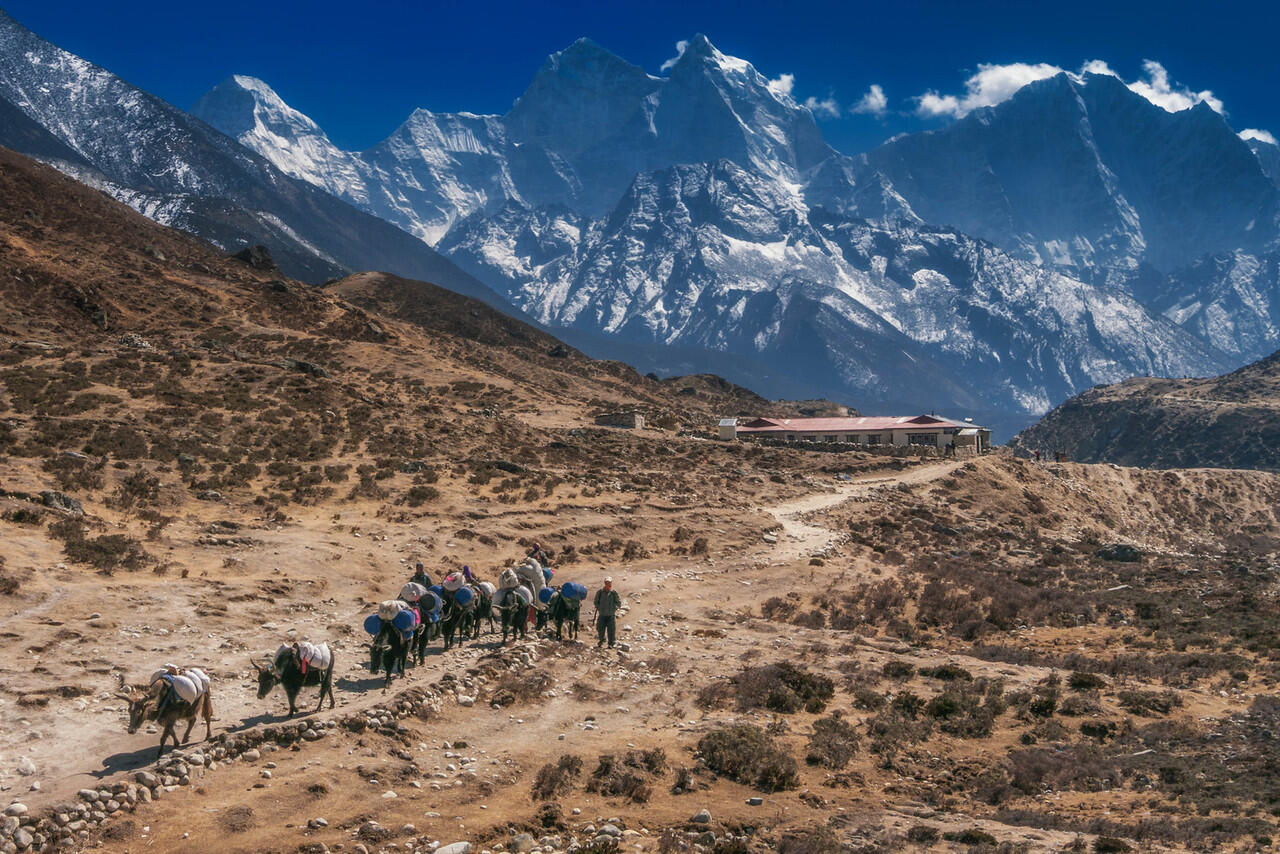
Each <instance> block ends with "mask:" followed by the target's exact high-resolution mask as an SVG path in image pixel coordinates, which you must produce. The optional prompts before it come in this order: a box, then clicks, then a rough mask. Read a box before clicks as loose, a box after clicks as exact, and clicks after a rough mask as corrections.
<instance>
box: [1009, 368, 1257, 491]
mask: <svg viewBox="0 0 1280 854" xmlns="http://www.w3.org/2000/svg"><path fill="white" fill-rule="evenodd" d="M1011 444H1012V445H1013V447H1014V448H1015V450H1017V451H1018V452H1020V453H1023V454H1027V453H1032V452H1033V451H1036V450H1039V451H1041V453H1042V454H1045V455H1047V454H1052V453H1054V452H1056V451H1065V452H1066V453H1067V455H1068V456H1069V457H1070V458H1071V459H1073V460H1079V461H1081V462H1114V463H1119V464H1122V465H1133V466H1150V467H1156V468H1202V467H1212V468H1253V469H1269V470H1272V471H1276V470H1280V353H1276V354H1273V355H1271V356H1269V357H1267V358H1266V359H1263V360H1261V361H1258V362H1255V363H1253V364H1251V365H1246V366H1245V367H1243V368H1240V369H1239V370H1237V371H1234V372H1232V373H1230V374H1227V375H1226V376H1221V377H1212V378H1209V379H1196V380H1163V379H1133V380H1128V381H1126V382H1122V383H1118V384H1116V385H1111V386H1105V387H1099V388H1095V389H1091V390H1089V391H1087V392H1085V393H1083V394H1081V395H1078V396H1076V397H1073V398H1071V399H1070V400H1068V401H1066V402H1065V403H1063V404H1061V405H1060V406H1058V407H1057V408H1055V409H1054V410H1053V411H1052V412H1050V413H1049V414H1048V415H1046V416H1045V417H1044V418H1043V419H1041V420H1040V421H1039V422H1038V423H1037V424H1035V425H1034V426H1032V427H1030V428H1029V429H1027V430H1025V431H1023V432H1022V433H1020V434H1019V435H1018V436H1017V437H1016V438H1015V439H1014V440H1013V442H1012V443H1011Z"/></svg>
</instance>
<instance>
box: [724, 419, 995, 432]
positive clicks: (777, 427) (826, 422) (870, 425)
mask: <svg viewBox="0 0 1280 854" xmlns="http://www.w3.org/2000/svg"><path fill="white" fill-rule="evenodd" d="M974 426H976V425H974V424H969V423H964V422H960V421H952V420H951V419H949V418H938V417H937V416H933V415H870V416H862V417H858V418H756V419H754V420H752V421H748V422H746V423H745V424H743V425H741V426H740V427H738V432H739V433H792V432H797V433H833V432H848V433H854V432H857V433H863V432H866V433H874V432H876V431H881V430H907V429H910V428H912V427H925V428H929V427H974Z"/></svg>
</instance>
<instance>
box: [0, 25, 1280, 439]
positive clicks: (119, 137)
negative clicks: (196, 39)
mask: <svg viewBox="0 0 1280 854" xmlns="http://www.w3.org/2000/svg"><path fill="white" fill-rule="evenodd" d="M0 44H4V45H5V46H6V48H8V46H13V49H6V50H5V52H4V54H3V57H0V99H2V100H0V116H8V115H10V114H12V115H13V116H14V117H15V119H16V120H15V121H6V122H5V123H4V124H3V125H0V127H3V130H0V143H3V144H5V145H9V146H12V147H15V148H18V149H19V150H22V151H25V152H27V153H31V154H33V155H34V156H37V157H39V158H41V159H44V160H46V161H47V162H50V163H53V164H54V165H57V166H58V167H59V168H61V169H63V170H64V171H67V172H68V173H70V174H72V175H74V176H76V177H79V178H81V179H82V180H87V181H89V182H90V183H95V185H97V186H101V187H102V188H103V189H106V190H107V191H108V192H109V193H111V194H112V195H114V196H116V197H117V198H120V199H122V200H124V201H126V202H128V203H129V204H131V205H132V206H133V207H135V209H138V210H140V211H142V212H143V213H146V214H147V215H149V216H152V217H153V218H156V219H158V220H160V221H162V222H166V223H168V224H173V225H176V226H178V227H180V228H184V229H186V230H188V231H191V232H194V233H196V234H199V235H201V236H203V237H205V238H206V239H210V240H212V241H213V242H215V243H217V244H219V245H222V246H224V247H227V248H231V247H232V246H233V245H235V244H238V243H247V242H265V243H267V244H268V245H270V246H271V248H272V249H273V251H277V254H283V255H284V256H285V258H286V259H287V261H288V262H289V263H291V264H292V265H293V272H294V273H295V274H298V275H302V274H304V273H305V274H308V275H307V276H306V277H308V278H310V279H312V280H316V279H319V278H326V277H328V276H330V275H337V274H338V273H341V272H346V271H349V270H354V269H384V270H387V271H389V272H393V273H397V274H402V275H405V276H407V277H413V278H427V279H430V280H432V281H436V282H438V283H440V284H442V285H445V286H446V287H451V288H454V289H455V290H463V291H464V292H470V293H473V294H484V298H486V299H487V300H488V301H489V302H491V304H492V303H494V302H495V300H496V301H498V302H506V303H508V304H509V306H515V307H516V308H517V309H519V310H520V311H523V312H524V313H526V314H527V315H528V316H530V317H531V318H534V319H536V320H537V321H539V322H541V323H542V324H545V325H546V326H548V327H551V328H553V329H555V330H556V331H557V334H564V335H565V336H567V337H568V338H569V339H570V340H572V341H573V342H574V343H575V344H576V345H578V346H583V347H586V348H587V349H591V347H587V344H586V343H585V342H587V341H590V342H593V345H594V348H595V352H596V353H597V354H599V353H601V352H602V351H603V352H607V353H612V354H613V355H617V356H620V357H622V358H628V359H630V360H631V361H633V362H634V363H636V364H638V365H640V366H641V367H642V369H645V370H650V369H651V370H656V371H657V372H659V373H665V372H670V371H672V370H673V368H674V366H673V365H668V364H665V361H666V360H667V359H671V360H673V361H675V360H679V361H680V362H681V364H680V365H679V370H680V371H681V372H687V371H689V370H690V369H692V370H699V369H707V367H708V365H709V364H710V363H712V362H714V363H715V366H714V369H715V370H719V371H721V372H723V373H724V374H725V375H727V376H728V377H729V378H730V379H733V380H735V381H738V382H743V383H745V384H747V385H749V386H752V387H754V388H756V389H757V390H759V391H762V392H764V393H768V394H775V395H779V396H781V395H783V394H786V393H787V390H792V391H794V389H801V390H802V392H803V394H806V395H813V394H821V395H826V396H830V397H835V398H841V399H848V400H851V402H853V403H854V404H855V405H857V406H859V407H860V408H862V409H876V408H888V407H891V406H892V407H905V408H908V409H912V410H914V409H941V410H947V411H951V412H954V413H956V414H961V413H963V414H973V415H977V416H979V417H980V418H983V419H984V420H986V421H988V422H989V423H992V424H993V426H995V427H996V428H997V432H1002V429H1001V428H1004V429H1003V432H1004V433H1005V435H1008V433H1009V432H1012V429H1013V428H1014V427H1015V426H1021V424H1024V423H1026V422H1027V421H1029V420H1031V419H1032V418H1033V417H1034V416H1035V415H1037V414H1039V413H1041V412H1044V411H1046V410H1048V409H1049V408H1051V407H1052V406H1054V405H1055V404H1057V403H1058V402H1060V401H1061V400H1063V399H1065V398H1067V397H1070V396H1071V395H1073V394H1075V393H1077V392H1079V391H1081V390H1083V389H1086V388H1089V387H1090V386H1093V385H1096V384H1099V383H1112V382H1116V381H1119V380H1123V379H1125V378H1128V377H1131V376H1141V375H1157V376H1175V377H1176V376H1198V375H1208V374H1217V373H1222V372H1224V371H1227V370H1230V369H1232V368H1234V367H1237V366H1238V365H1240V364H1242V363H1244V362H1246V361H1249V360H1252V359H1256V358H1259V357H1261V356H1262V355H1265V354H1266V353H1269V352H1271V351H1272V350H1274V349H1275V348H1276V347H1277V346H1280V315H1277V311H1280V293H1278V292H1277V291H1278V287H1280V276H1278V273H1277V270H1278V267H1280V249H1278V247H1280V237H1278V234H1280V226H1278V222H1280V187H1278V186H1277V182H1276V176H1277V175H1280V149H1277V148H1276V146H1274V145H1269V144H1268V143H1263V142H1260V141H1256V140H1254V141H1251V142H1245V141H1243V140H1241V139H1240V138H1239V137H1238V136H1237V135H1236V134H1235V133H1234V132H1233V131H1232V129H1231V128H1230V126H1229V125H1228V124H1227V122H1226V120H1225V119H1224V118H1223V117H1222V116H1220V115H1218V114H1217V113H1215V112H1213V111H1212V110H1210V109H1209V108H1208V107H1206V106H1199V107H1196V108H1193V109H1190V110H1185V111H1182V112H1178V113H1169V112H1167V111H1165V110H1164V109H1162V108H1160V107H1158V106H1156V105H1154V104H1152V103H1150V102H1149V101H1147V100H1146V99H1145V98H1143V97H1142V96H1141V95H1139V94H1137V93H1134V92H1132V91H1130V90H1129V89H1128V88H1127V87H1125V86H1124V84H1123V83H1121V82H1120V81H1119V80H1117V79H1116V78H1113V77H1109V76H1107V75H1097V74H1087V75H1071V74H1061V75H1058V76H1057V77H1053V78H1049V79H1046V80H1041V81H1039V82H1037V83H1033V84H1030V85H1028V86H1026V87H1024V88H1023V89H1022V90H1020V91H1019V92H1018V93H1016V94H1015V95H1014V97H1012V98H1011V99H1009V100H1008V101H1006V102H1004V103H1002V104H999V105H997V106H995V107H987V108H982V109H979V110H975V111H973V112H972V113H970V114H969V115H968V116H966V117H965V118H963V119H960V120H958V121H956V122H954V123H953V124H951V125H948V126H946V127H944V128H941V129H939V130H936V131H932V132H926V133H919V134H911V135H906V136H901V137H897V138H895V139H892V140H889V141H888V142H886V143H885V144H884V145H882V146H880V147H879V148H877V149H875V150H873V151H870V152H867V153H865V154H861V155H856V156H849V155H846V154H842V153H839V152H837V151H835V150H834V149H832V148H831V147H830V146H829V145H827V144H826V142H825V141H824V140H823V138H822V134H821V130H820V129H819V127H818V125H817V123H816V122H815V120H814V117H813V114H812V113H811V112H810V111H809V110H808V109H807V108H805V107H804V106H803V105H800V104H798V103H797V102H796V101H795V100H793V99H792V98H791V97H790V95H788V94H787V93H786V92H784V91H781V90H780V89H778V88H777V87H775V86H771V85H770V82H769V81H768V79H767V78H765V77H764V75H762V74H760V73H759V72H758V71H756V70H755V69H754V68H753V67H752V66H751V64H750V63H748V62H746V61H745V60H742V59H739V58H735V57H731V56H727V55H725V54H723V53H721V52H720V51H719V50H717V49H716V48H715V47H714V46H713V45H712V44H711V42H710V41H709V40H708V39H707V38H705V37H703V36H698V37H695V38H694V39H692V40H690V41H689V42H688V44H687V46H686V47H685V49H684V50H683V52H682V54H681V56H680V57H679V59H678V60H677V61H676V62H675V63H674V64H673V65H672V66H671V68H670V70H669V73H667V74H666V75H665V76H655V75H651V74H649V73H647V72H645V71H644V70H643V69H641V68H639V67H637V66H635V65H632V64H630V63H628V62H626V61H625V60H623V59H621V58H620V57H617V56H615V55H613V54H612V53H610V52H609V51H607V50H605V49H604V48H602V47H600V46H599V45H596V44H594V43H593V42H591V41H589V40H586V39H582V40H579V41H577V42H575V43H574V44H572V45H570V46H569V47H568V48H566V49H565V50H563V51H560V52H559V53H556V54H554V55H552V56H551V57H550V58H548V60H547V61H546V63H544V65H543V66H542V68H541V69H539V70H538V71H537V73H536V74H535V75H534V78H533V81H532V82H531V84H530V85H529V87H528V89H527V90H526V91H525V92H524V94H523V95H521V97H520V98H519V99H517V100H516V102H515V103H514V104H513V106H512V108H511V110H510V111H508V112H507V113H506V114H505V115H502V116H496V115H489V116H482V115H475V114H471V113H454V114H442V113H433V112H429V111H426V110H417V111H415V112H414V113H413V114H412V115H411V116H410V117H409V118H408V119H407V120H406V121H405V123H404V124H403V125H401V127H399V128H397V129H396V130H395V131H394V132H393V133H392V134H391V135H390V136H389V137H387V139H385V140H384V141H382V142H380V143H378V144H377V145H375V146H373V147H372V148H370V149H368V150H366V151H363V152H351V151H344V150H342V149H340V148H338V147H337V146H335V145H334V144H333V143H332V142H331V141H330V140H329V138H328V137H327V136H326V134H325V133H324V131H323V130H322V129H321V128H320V127H319V126H318V125H317V124H316V123H315V122H314V121H312V120H311V119H310V118H308V117H307V116H305V115H303V114H302V113H300V112H298V111H297V110H294V109H293V108H291V107H289V106H288V104H286V103H285V102H284V100H283V99H281V98H280V97H279V95H277V94H276V93H275V92H274V91H273V90H272V89H271V88H270V86H269V85H268V84H267V83H265V82H263V81H261V80H257V79H254V78H251V77H245V76H234V77H231V78H230V79H228V80H226V81H224V82H223V83H221V84H219V85H218V86H216V87H214V88H213V89H212V90H211V91H210V92H208V93H207V94H206V95H205V96H203V97H202V98H201V99H200V100H199V101H198V102H197V103H196V104H195V105H194V106H193V107H192V109H191V111H190V113H189V114H188V113H183V112H182V111H180V110H178V109H176V108H174V107H172V106H170V105H168V104H165V103H164V102H162V101H160V100H159V99H156V98H154V97H152V96H150V95H147V94H146V93H144V92H141V91H140V90H137V89H136V88H134V87H131V86H129V85H128V84H127V83H125V82H124V81H121V80H119V78H115V77H114V76H112V75H110V74H109V73H108V72H105V71H103V70H102V69H98V68H96V67H94V66H91V65H90V64H88V63H86V62H84V61H83V60H79V59H78V58H75V57H73V56H71V55H70V54H66V53H65V52H62V51H60V50H59V49H57V48H56V47H54V46H52V45H49V44H48V43H47V42H44V41H42V40H40V39H39V38H38V37H36V36H34V35H33V34H31V33H29V32H27V31H26V30H24V29H22V28H21V27H20V25H18V24H17V23H16V22H15V21H13V20H12V19H10V18H6V17H0ZM40 92H45V93H48V92H55V93H57V94H56V95H47V94H46V95H44V96H42V95H40V94H39V93H40ZM33 93H34V94H33ZM90 128H92V129H93V133H89V131H88V129H90ZM326 218H327V219H326ZM332 221H340V225H341V227H340V228H336V229H330V228H326V227H325V223H326V222H332ZM393 226H394V227H393ZM397 227H398V228H397ZM366 235H371V236H373V237H376V240H377V241H378V242H375V241H374V240H372V239H366ZM393 235H394V236H393ZM277 245H279V246H281V247H283V253H281V251H278V250H277ZM309 250H310V251H311V255H310V257H308V251H309ZM432 265H435V266H434V267H432ZM455 265H456V266H455ZM426 267H431V269H424V268H426ZM481 283H483V284H481ZM468 289H469V290H468ZM495 293H496V297H495ZM575 336H580V337H578V338H575ZM677 353H678V354H680V355H679V356H678V357H677V356H676V355H675V354H677ZM788 396H792V397H795V396H799V395H797V394H794V393H792V394H789V395H788Z"/></svg>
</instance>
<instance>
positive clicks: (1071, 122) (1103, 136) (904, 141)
mask: <svg viewBox="0 0 1280 854" xmlns="http://www.w3.org/2000/svg"><path fill="white" fill-rule="evenodd" d="M849 173H850V174H849V178H850V184H851V185H852V187H853V188H855V189H859V188H860V189H862V190H863V192H864V193H865V192H866V186H867V185H872V186H881V185H883V186H887V187H890V188H892V198H893V199H894V200H895V201H897V200H900V201H901V207H900V208H899V209H897V210H894V209H889V210H886V206H884V205H883V204H882V203H879V202H878V200H877V199H878V197H877V196H876V195H875V194H867V195H868V196H870V200H871V201H872V203H871V204H864V203H863V202H862V201H861V200H859V201H857V202H855V203H854V204H853V205H850V204H849V203H848V199H849V197H850V195H851V193H850V190H849V187H848V186H844V187H842V186H840V183H839V182H829V183H828V185H825V186H822V187H820V188H818V190H819V191H818V192H815V193H813V194H811V196H810V199H811V201H812V202H813V203H815V204H828V205H833V206H836V207H838V208H840V209H842V210H851V211H852V212H856V213H860V214H862V215H864V216H872V217H879V216H884V215H886V214H889V215H898V216H904V217H907V218H914V219H918V220H920V221H924V222H933V223H947V224H950V225H952V226H955V227H956V228H959V229H960V230H962V231H964V232H965V233H967V234H971V235H973V236H975V237H980V238H983V239H984V240H989V241H991V242H992V243H995V244H996V245H997V246H1000V247H1002V248H1004V249H1006V250H1008V251H1010V252H1012V253H1014V254H1016V255H1018V256H1019V257H1023V258H1028V259H1030V260H1033V261H1036V262H1038V263H1044V264H1052V265H1057V266H1065V267H1071V268H1073V269H1074V270H1075V271H1076V275H1079V276H1084V277H1088V278H1091V279H1097V278H1100V277H1104V276H1106V274H1107V273H1108V271H1112V270H1119V271H1122V275H1123V274H1127V273H1131V272H1133V271H1137V270H1138V269H1139V267H1140V266H1143V265H1147V266H1150V267H1153V268H1155V269H1156V270H1158V271H1160V272H1163V273H1169V272H1172V271H1173V270H1176V269H1177V268H1179V267H1183V266H1185V265H1187V264H1191V263H1193V262H1194V261H1196V260H1197V259H1199V258H1201V257H1202V256H1204V255H1208V254H1212V253H1221V252H1231V251H1235V250H1245V251H1250V252H1257V251H1261V250H1264V249H1266V248H1267V247H1269V246H1271V245H1273V244H1274V242H1275V240H1276V236H1277V214H1280V193H1278V192H1277V189H1276V186H1275V184H1274V183H1272V182H1271V181H1270V180H1268V178H1267V176H1266V174H1265V173H1264V171H1263V168H1262V166H1261V164H1260V163H1259V158H1258V157H1257V156H1256V155H1255V154H1254V153H1253V151H1251V150H1250V148H1249V145H1248V144H1247V143H1246V142H1245V141H1244V140H1242V139H1240V138H1239V137H1238V136H1237V135H1236V133H1235V132H1234V131H1233V130H1232V129H1231V128H1230V127H1229V126H1228V125H1227V123H1226V120H1225V119H1223V117H1222V116H1220V115H1219V114H1218V113H1216V112H1214V111H1213V110H1212V109H1210V107H1209V106H1208V105H1207V104H1204V103H1201V104H1198V105H1197V106H1195V107H1193V108H1191V109H1188V110H1183V111H1181V112H1177V113H1170V112H1167V111H1166V110H1164V109H1163V108H1161V107H1158V106H1156V105H1154V104H1152V103H1151V102H1150V101H1148V100H1147V99H1146V98H1144V97H1142V96H1141V95H1138V94H1137V93H1135V92H1132V91H1130V90H1129V89H1128V88H1127V87H1126V86H1125V85H1124V83H1123V82H1121V81H1120V80H1118V79H1117V78H1115V77H1112V76H1110V75H1100V74H1086V75H1084V76H1083V77H1076V76H1074V75H1071V74H1066V73H1063V74H1059V75H1057V76H1056V77H1051V78H1048V79H1045V80H1039V81H1036V82H1034V83H1031V84H1028V85H1027V86H1024V87H1023V88H1022V89H1020V90H1019V91H1018V92H1017V93H1016V94H1014V96H1013V97H1012V98H1010V99H1009V100H1007V101H1005V102H1004V103H1002V104H999V105H997V106H995V107H985V108H982V109H979V110H975V111H974V112H972V113H970V114H969V115H968V116H966V117H965V118H963V119H960V120H959V121H957V122H955V123H953V124H951V125H948V126H947V127H944V128H941V129H939V130H935V131H929V132H926V133H918V134H910V135H905V136H901V137H898V138H895V139H893V140H890V141H889V142H886V143H885V144H884V145H882V146H880V147H879V148H876V149H875V150H873V151H871V152H869V153H867V154H866V155H864V156H862V157H861V158H857V161H856V163H855V164H853V165H852V166H851V167H849Z"/></svg>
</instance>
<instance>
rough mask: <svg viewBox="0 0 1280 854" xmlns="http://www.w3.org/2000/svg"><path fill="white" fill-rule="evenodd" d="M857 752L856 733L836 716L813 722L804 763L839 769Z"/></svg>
mask: <svg viewBox="0 0 1280 854" xmlns="http://www.w3.org/2000/svg"><path fill="white" fill-rule="evenodd" d="M857 751H858V731H857V730H856V729H854V728H853V727H852V726H851V725H850V724H849V723H848V722H846V721H845V720H843V719H841V718H840V717H839V716H837V715H832V716H831V717H827V718H819V719H818V720H816V721H814V722H813V734H812V735H810V736H809V746H808V749H807V751H806V753H805V757H804V761H805V762H807V763H809V764H810V765H821V766H822V767H823V768H831V769H836V770H838V769H840V768H843V767H844V766H846V765H848V764H849V760H850V759H852V758H853V756H854V754H855V753H857Z"/></svg>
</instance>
